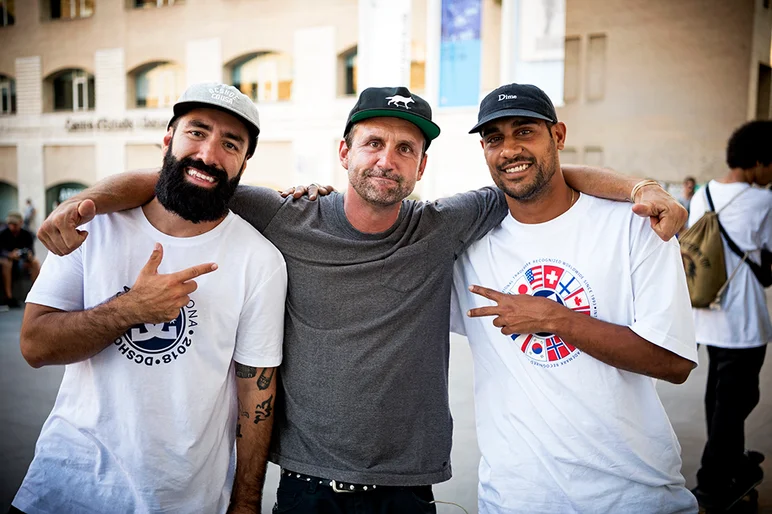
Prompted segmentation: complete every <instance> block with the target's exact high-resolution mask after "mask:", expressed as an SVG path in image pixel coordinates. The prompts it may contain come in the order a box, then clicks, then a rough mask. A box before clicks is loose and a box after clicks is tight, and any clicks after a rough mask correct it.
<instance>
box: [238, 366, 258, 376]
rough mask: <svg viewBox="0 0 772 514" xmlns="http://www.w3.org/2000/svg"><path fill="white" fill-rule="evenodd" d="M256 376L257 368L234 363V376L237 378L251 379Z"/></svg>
mask: <svg viewBox="0 0 772 514" xmlns="http://www.w3.org/2000/svg"><path fill="white" fill-rule="evenodd" d="M255 375H257V368H254V367H252V366H244V365H243V364H239V363H238V362H237V363H236V376H237V377H239V378H253V377H254V376H255Z"/></svg>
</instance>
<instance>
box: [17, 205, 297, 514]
mask: <svg viewBox="0 0 772 514" xmlns="http://www.w3.org/2000/svg"><path fill="white" fill-rule="evenodd" d="M86 230H88V231H89V236H88V239H86V241H85V243H84V244H83V245H82V246H81V247H80V248H79V249H78V250H76V251H74V252H73V253H72V254H70V255H68V256H66V257H56V256H51V257H49V258H48V259H46V261H45V263H44V265H43V268H42V271H41V274H40V278H39V279H38V280H37V281H36V282H35V285H34V287H33V288H32V291H31V292H30V294H29V296H28V297H27V302H31V303H37V304H40V305H46V306H50V307H54V308H57V309H62V310H65V311H78V310H83V309H84V308H86V309H87V308H89V307H93V306H95V305H97V304H99V303H102V302H104V301H105V300H108V299H110V298H111V297H114V296H115V295H116V294H117V293H120V292H123V291H124V289H125V288H127V287H131V286H132V285H133V284H134V282H135V280H136V278H137V275H138V274H139V271H140V270H141V269H142V267H143V266H144V265H145V263H146V262H147V260H148V258H149V257H150V254H151V252H152V250H153V245H154V243H155V242H160V243H161V244H162V245H163V252H164V253H163V261H162V262H161V265H160V267H159V269H158V271H159V273H171V272H175V271H179V270H182V269H185V268H187V267H189V266H193V265H196V264H202V263H206V262H216V263H217V264H218V266H219V269H217V270H216V271H214V272H212V273H209V274H206V275H203V276H201V277H199V278H197V279H196V282H197V284H198V289H197V290H196V291H195V292H193V293H192V294H191V295H190V297H191V301H190V303H189V304H188V305H187V306H185V307H184V308H182V309H181V310H180V315H179V317H178V318H177V319H176V320H175V321H174V322H171V323H164V324H159V325H151V324H145V325H136V326H134V327H133V328H132V329H131V330H129V331H128V332H127V333H126V334H124V335H123V336H121V337H120V338H118V339H116V340H115V342H114V344H111V345H110V346H108V347H107V348H105V349H104V350H103V351H102V352H100V353H99V354H97V355H95V356H94V357H92V358H90V359H88V360H85V361H82V362H78V363H75V364H70V365H68V366H66V368H65V373H64V378H63V380H62V385H61V387H60V389H59V395H58V396H57V398H56V403H55V405H54V408H53V410H52V411H51V414H50V415H49V417H48V419H47V420H46V422H45V424H44V425H43V429H42V431H41V433H40V438H39V439H38V442H37V446H36V448H35V458H34V460H33V461H32V464H31V465H30V468H29V471H28V472H27V476H26V477H25V479H24V482H23V483H22V485H21V488H20V489H19V492H18V493H17V495H16V498H15V499H14V501H13V505H14V506H15V507H17V508H18V509H21V510H22V511H24V512H26V513H27V514H37V513H55V514H66V513H73V514H76V513H77V514H84V513H99V514H104V513H108V512H121V513H124V512H125V513H128V512H131V513H148V512H175V513H201V512H211V513H222V512H225V510H226V509H227V507H228V502H229V499H230V490H231V485H232V480H233V471H234V464H235V454H234V451H233V450H234V440H235V429H236V412H237V393H236V384H235V373H234V367H233V361H234V360H235V361H238V362H240V363H242V364H245V365H248V366H255V367H273V366H278V365H279V364H280V363H281V359H282V339H283V335H284V334H283V325H284V300H285V295H286V283H287V274H286V267H285V264H284V259H283V258H282V256H281V254H280V253H279V251H278V250H277V249H276V248H275V247H274V246H273V245H272V244H271V243H270V242H268V240H267V239H265V238H264V237H263V236H262V235H261V234H259V233H258V232H257V231H256V230H255V229H254V228H252V227H251V226H250V225H248V224H247V223H246V222H245V221H244V220H243V219H241V218H240V217H238V216H237V215H235V214H233V213H230V214H228V216H227V217H226V218H225V220H223V222H222V223H220V224H219V225H218V226H217V227H215V228H214V229H212V230H211V231H209V232H206V233H204V234H201V235H199V236H195V237H189V238H175V237H171V236H168V235H165V234H163V233H161V232H159V231H158V230H156V229H155V228H154V227H153V226H152V225H151V224H150V223H149V222H148V220H147V219H146V218H145V216H144V213H143V211H142V209H134V210H131V211H126V212H123V213H117V214H110V215H106V216H97V217H96V219H94V221H92V222H91V223H90V224H89V225H88V226H87V227H86Z"/></svg>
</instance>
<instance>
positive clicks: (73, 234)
mask: <svg viewBox="0 0 772 514" xmlns="http://www.w3.org/2000/svg"><path fill="white" fill-rule="evenodd" d="M157 181H158V170H156V169H146V170H135V171H127V172H125V173H119V174H117V175H112V176H109V177H107V178H105V179H103V180H101V181H99V182H97V183H96V184H95V185H93V186H91V187H89V188H87V189H85V190H84V191H81V192H80V193H78V194H77V195H75V196H73V197H72V198H70V199H68V200H65V201H64V202H62V203H61V204H60V205H59V206H58V207H57V208H56V209H54V211H53V212H52V213H51V214H49V215H48V217H47V218H46V219H45V221H44V222H43V223H42V224H41V225H40V229H39V230H38V238H39V239H40V242H41V243H43V245H44V246H45V247H46V248H48V249H49V250H50V251H51V252H53V253H54V254H55V255H67V254H68V253H70V252H72V251H73V250H74V249H75V248H77V247H79V246H80V245H81V244H82V243H83V241H84V240H85V239H86V237H87V236H88V233H87V232H84V231H81V230H78V227H79V226H81V225H83V224H84V223H86V222H88V221H90V220H91V219H93V218H94V216H95V215H97V214H106V213H110V212H116V211H122V210H126V209H132V208H134V207H139V206H140V205H144V204H146V203H147V202H149V201H150V200H151V199H152V198H153V195H154V192H155V184H156V182H157Z"/></svg>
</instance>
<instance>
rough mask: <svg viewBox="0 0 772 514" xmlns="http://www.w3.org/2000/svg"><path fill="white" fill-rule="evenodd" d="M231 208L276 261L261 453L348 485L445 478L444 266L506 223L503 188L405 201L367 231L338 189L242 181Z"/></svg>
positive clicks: (448, 431) (447, 284) (448, 437)
mask: <svg viewBox="0 0 772 514" xmlns="http://www.w3.org/2000/svg"><path fill="white" fill-rule="evenodd" d="M231 208H232V209H233V211H234V212H236V213H237V214H239V215H240V216H242V217H243V218H244V219H246V220H247V221H248V222H250V223H252V224H253V225H254V226H255V227H256V228H257V229H258V230H260V232H262V233H263V235H264V236H265V237H267V238H268V239H269V240H270V241H271V242H272V243H273V244H274V245H275V246H276V247H277V248H278V249H279V250H281V252H282V254H284V259H285V260H286V263H287V274H288V286H287V311H286V317H285V332H284V360H283V363H282V367H281V373H280V382H279V383H280V390H279V393H278V394H277V403H276V418H275V421H274V423H275V426H274V436H273V441H272V448H271V453H270V459H271V461H273V462H275V463H277V464H279V465H280V466H282V467H284V468H286V469H289V470H291V471H295V472H298V473H304V474H308V475H313V476H318V477H324V478H329V479H335V480H340V481H344V482H353V483H359V484H378V485H390V486H415V485H427V484H433V483H437V482H442V481H444V480H448V479H449V478H450V476H451V468H450V447H451V442H452V431H453V421H452V419H451V416H450V408H449V404H448V358H449V351H450V349H449V342H448V341H449V338H448V334H449V317H450V292H451V285H452V280H453V263H454V261H455V259H456V257H457V256H458V255H459V254H460V253H461V252H463V251H464V250H465V249H466V248H467V247H468V246H469V244H471V243H472V242H474V241H475V240H477V239H479V238H480V237H482V236H483V235H484V234H485V233H487V232H488V231H489V230H490V229H492V228H493V227H495V226H497V225H498V224H499V223H500V222H501V220H502V219H504V216H506V214H507V212H508V210H507V205H506V201H505V199H504V195H503V194H502V193H501V192H500V191H499V190H498V189H496V188H484V189H481V190H478V191H472V192H468V193H462V194H458V195H455V196H453V197H450V198H445V199H442V200H438V201H435V202H415V201H409V200H405V201H403V202H402V208H401V210H400V213H399V218H398V219H397V221H396V222H395V223H394V225H393V226H392V227H391V228H390V229H388V230H387V231H385V232H382V233H379V234H364V233H361V232H359V231H358V230H356V229H355V228H354V227H353V226H351V224H350V223H349V222H348V220H347V219H346V216H345V213H344V210H343V195H342V194H339V193H333V194H331V195H329V196H325V197H321V198H320V199H319V200H317V201H313V202H312V201H308V200H306V199H301V200H292V199H291V198H287V199H282V198H281V197H280V196H279V194H278V193H276V192H275V191H272V190H270V189H264V188H255V187H247V186H244V187H239V188H238V191H237V193H236V196H235V197H234V200H233V201H232V203H231ZM236 251H237V249H236ZM468 415H469V416H472V415H473V413H472V412H469V413H468Z"/></svg>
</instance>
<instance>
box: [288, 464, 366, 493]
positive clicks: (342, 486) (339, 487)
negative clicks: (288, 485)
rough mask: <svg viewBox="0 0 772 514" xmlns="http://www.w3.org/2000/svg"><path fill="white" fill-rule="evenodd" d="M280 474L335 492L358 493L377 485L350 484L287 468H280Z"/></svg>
mask: <svg viewBox="0 0 772 514" xmlns="http://www.w3.org/2000/svg"><path fill="white" fill-rule="evenodd" d="M281 474H282V476H286V477H290V478H293V479H295V480H302V481H303V482H312V483H317V484H318V485H323V486H326V487H331V488H332V490H333V491H335V492H336V493H360V492H368V491H374V490H375V489H377V487H378V486H376V485H374V484H351V483H349V482H341V481H339V480H331V479H329V478H319V477H314V476H311V475H304V474H303V473H295V472H294V471H290V470H288V469H284V468H282V470H281Z"/></svg>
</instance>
